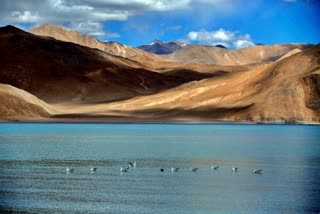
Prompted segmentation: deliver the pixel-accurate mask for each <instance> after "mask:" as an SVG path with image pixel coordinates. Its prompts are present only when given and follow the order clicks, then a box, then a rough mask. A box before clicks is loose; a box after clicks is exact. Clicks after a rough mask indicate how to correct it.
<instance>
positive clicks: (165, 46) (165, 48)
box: [138, 39, 227, 55]
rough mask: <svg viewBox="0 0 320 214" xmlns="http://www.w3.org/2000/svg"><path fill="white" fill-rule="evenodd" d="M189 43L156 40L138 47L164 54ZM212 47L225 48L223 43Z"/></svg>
mask: <svg viewBox="0 0 320 214" xmlns="http://www.w3.org/2000/svg"><path fill="white" fill-rule="evenodd" d="M186 45H187V44H186V43H182V42H178V41H171V42H162V41H160V40H157V39H156V40H154V41H153V42H152V43H151V44H149V45H141V46H139V47H138V48H139V49H141V50H144V51H147V52H150V53H154V54H159V55H164V54H171V53H173V52H176V51H177V50H180V49H182V48H183V47H185V46H186ZM212 47H217V48H224V49H227V48H226V47H224V46H223V45H216V46H212Z"/></svg>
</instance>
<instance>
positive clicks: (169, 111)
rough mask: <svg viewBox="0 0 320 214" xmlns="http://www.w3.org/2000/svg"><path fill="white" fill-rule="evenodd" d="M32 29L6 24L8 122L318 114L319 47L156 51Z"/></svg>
mask: <svg viewBox="0 0 320 214" xmlns="http://www.w3.org/2000/svg"><path fill="white" fill-rule="evenodd" d="M29 32H30V33H29ZM29 32H25V31H23V30H20V29H18V28H16V27H13V26H6V27H1V28H0V55H1V56H0V65H1V66H0V99H1V103H0V119H2V120H29V119H32V120H34V119H45V120H57V119H59V120H109V121H119V120H128V121H133V120H142V121H149V120H151V121H154V120H161V121H172V120H173V121H215V120H223V121H252V122H299V123H319V122H320V102H319V100H320V46H319V45H308V44H282V45H257V46H253V47H248V48H243V49H239V50H228V49H226V48H223V47H212V46H202V45H184V44H182V43H179V42H172V43H171V42H169V43H165V42H161V41H155V42H154V44H152V45H150V47H151V46H152V47H153V48H154V47H160V46H161V47H163V49H162V50H163V51H172V52H171V53H167V54H161V55H157V54H153V53H149V52H146V51H144V50H141V49H137V48H133V47H129V46H126V45H122V44H120V43H115V42H101V41H99V40H97V39H95V38H94V37H91V36H86V35H82V34H80V33H78V32H75V31H70V30H67V29H64V28H61V27H59V26H55V25H44V26H40V27H38V28H35V29H31V30H30V31H29ZM173 43H174V44H173ZM156 44H157V45H156ZM160 49H161V48H159V50H160ZM162 53H163V52H162Z"/></svg>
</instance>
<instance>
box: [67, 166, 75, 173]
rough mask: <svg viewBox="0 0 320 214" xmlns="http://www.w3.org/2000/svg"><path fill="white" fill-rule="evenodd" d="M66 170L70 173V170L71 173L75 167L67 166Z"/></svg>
mask: <svg viewBox="0 0 320 214" xmlns="http://www.w3.org/2000/svg"><path fill="white" fill-rule="evenodd" d="M66 172H67V173H69V172H70V173H73V172H74V169H73V168H69V167H67V168H66Z"/></svg>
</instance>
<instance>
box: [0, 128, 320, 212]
mask: <svg viewBox="0 0 320 214" xmlns="http://www.w3.org/2000/svg"><path fill="white" fill-rule="evenodd" d="M128 161H131V162H133V161H136V162H137V166H136V167H135V168H133V169H131V170H130V171H129V172H128V173H121V172H120V170H119V168H120V167H126V166H127V165H128V164H127V163H128ZM211 165H219V166H220V168H219V169H218V170H211V169H210V166H211ZM232 166H235V167H238V172H236V173H233V172H232V170H231V168H232ZM66 167H69V168H73V169H74V172H73V173H66ZM91 167H97V172H95V173H91V172H90V168H91ZM171 167H179V168H180V170H179V171H178V172H174V173H172V172H171ZM190 167H197V168H199V170H198V171H197V172H190V171H189V168H190ZM161 168H163V169H164V172H161V171H160V169H161ZM252 169H263V172H262V174H253V173H252V172H251V171H252ZM0 209H1V212H0V213H6V212H12V211H15V212H20V211H21V212H26V213H186V214H187V213H319V212H320V126H301V125H300V126H299V125H208V124H206V125H201V124H197V125H196V124H186V125H183V124H48V123H36V124H31V123H0Z"/></svg>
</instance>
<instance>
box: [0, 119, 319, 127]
mask: <svg viewBox="0 0 320 214" xmlns="http://www.w3.org/2000/svg"><path fill="white" fill-rule="evenodd" d="M0 123H56V124H67V123H70V124H186V125H187V124H190V125H192V124H195V125H210V124H211V125H307V126H310V125H312V126H318V125H320V123H306V122H284V121H240V120H239V121H235V120H213V119H199V118H198V119H195V118H183V119H181V118H180V119H175V118H170V119H168V118H166V119H159V118H134V117H99V118H98V117H97V118H95V117H94V118H90V117H86V118H76V117H74V118H37V119H34V118H29V119H0Z"/></svg>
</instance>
